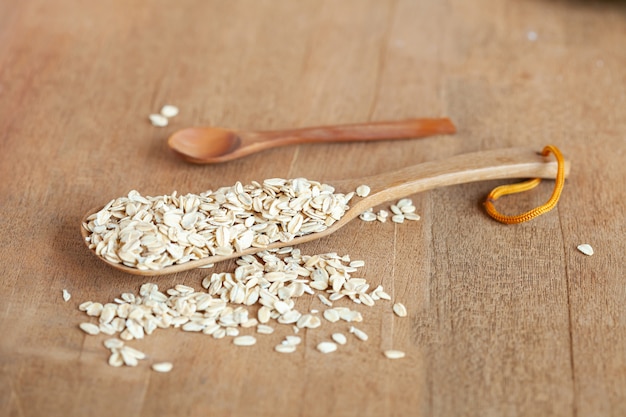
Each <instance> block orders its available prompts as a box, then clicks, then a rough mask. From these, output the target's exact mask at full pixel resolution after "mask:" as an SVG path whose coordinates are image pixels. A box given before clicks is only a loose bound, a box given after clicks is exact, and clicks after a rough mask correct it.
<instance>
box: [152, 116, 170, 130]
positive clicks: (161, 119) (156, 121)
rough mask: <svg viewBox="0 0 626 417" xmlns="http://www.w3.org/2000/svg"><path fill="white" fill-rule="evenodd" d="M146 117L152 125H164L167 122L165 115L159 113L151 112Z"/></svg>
mask: <svg viewBox="0 0 626 417" xmlns="http://www.w3.org/2000/svg"><path fill="white" fill-rule="evenodd" d="M148 119H150V123H152V126H156V127H165V126H167V123H168V122H167V117H165V116H163V115H160V114H151V115H150V116H148Z"/></svg>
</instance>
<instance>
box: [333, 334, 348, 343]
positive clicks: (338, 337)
mask: <svg viewBox="0 0 626 417" xmlns="http://www.w3.org/2000/svg"><path fill="white" fill-rule="evenodd" d="M331 338H332V339H333V340H334V341H335V342H336V343H338V344H340V345H345V344H346V343H347V341H348V339H346V336H345V335H344V334H343V333H333V334H332V336H331Z"/></svg>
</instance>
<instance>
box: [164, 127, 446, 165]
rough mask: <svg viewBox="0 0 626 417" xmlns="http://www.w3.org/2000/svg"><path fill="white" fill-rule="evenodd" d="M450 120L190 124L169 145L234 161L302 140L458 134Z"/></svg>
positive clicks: (194, 155) (199, 160) (203, 159)
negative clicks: (250, 126)
mask: <svg viewBox="0 0 626 417" xmlns="http://www.w3.org/2000/svg"><path fill="white" fill-rule="evenodd" d="M455 132H456V128H455V126H454V124H453V123H452V122H451V121H450V120H449V119H445V118H444V119H411V120H403V121H394V122H373V123H362V124H350V125H339V126H326V127H309V128H303V129H291V130H275V131H266V132H252V131H241V130H232V129H223V128H220V127H191V128H187V129H183V130H179V131H178V132H175V133H174V134H172V136H170V137H169V139H168V141H167V143H168V145H169V147H170V148H171V149H172V150H173V151H174V152H175V153H177V154H178V155H180V156H182V157H183V158H184V159H186V160H187V161H189V162H193V163H196V164H214V163H218V162H226V161H231V160H233V159H237V158H241V157H243V156H248V155H250V154H253V153H255V152H261V151H264V150H267V149H270V148H276V147H278V146H286V145H295V144H299V143H314V142H315V143H322V142H351V141H368V140H390V139H409V138H421V137H425V136H432V135H438V134H446V133H455Z"/></svg>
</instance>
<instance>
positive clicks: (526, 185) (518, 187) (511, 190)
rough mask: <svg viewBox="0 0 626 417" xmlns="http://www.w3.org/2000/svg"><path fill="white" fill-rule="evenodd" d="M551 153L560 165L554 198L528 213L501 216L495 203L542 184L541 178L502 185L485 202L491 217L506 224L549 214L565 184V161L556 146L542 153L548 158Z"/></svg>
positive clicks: (550, 146) (553, 193)
mask: <svg viewBox="0 0 626 417" xmlns="http://www.w3.org/2000/svg"><path fill="white" fill-rule="evenodd" d="M550 153H553V154H554V156H555V157H556V161H557V164H558V165H557V171H556V181H555V184H554V191H553V192H552V196H551V197H550V199H549V200H548V201H547V202H546V203H545V204H544V205H541V206H539V207H537V208H534V209H532V210H530V211H527V212H526V213H522V214H519V215H517V216H507V215H504V214H500V213H499V212H498V210H496V207H495V206H494V205H493V202H494V201H496V200H497V199H498V198H500V197H502V196H503V195H508V194H515V193H521V192H524V191H528V190H532V189H533V188H535V187H536V186H537V185H539V183H540V182H541V178H535V179H532V180H528V181H524V182H521V183H519V184H510V185H501V186H499V187H496V188H494V189H493V190H492V191H491V192H490V193H489V195H488V196H487V201H485V209H486V210H487V213H488V214H489V215H490V216H491V217H493V218H494V219H495V220H497V221H499V222H500V223H505V224H516V223H522V222H527V221H528V220H531V219H534V218H535V217H538V216H541V215H542V214H544V213H547V212H549V211H550V210H552V209H553V208H554V207H555V206H556V203H557V202H558V201H559V197H561V191H563V185H564V184H565V161H564V159H563V155H562V154H561V151H559V149H558V148H557V147H556V146H553V145H548V146H546V147H545V148H543V151H542V152H541V154H542V155H543V156H548V155H550Z"/></svg>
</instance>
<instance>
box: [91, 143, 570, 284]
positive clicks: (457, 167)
mask: <svg viewBox="0 0 626 417" xmlns="http://www.w3.org/2000/svg"><path fill="white" fill-rule="evenodd" d="M569 168H570V164H569V162H568V161H566V162H565V172H566V174H568V173H569ZM556 172H557V163H556V162H554V161H549V160H548V159H547V158H546V157H543V156H541V154H540V153H538V152H536V151H534V150H531V149H526V148H509V149H499V150H491V151H482V152H475V153H470V154H462V155H457V156H453V157H450V158H447V159H443V160H439V161H431V162H425V163H422V164H418V165H413V166H409V167H406V168H403V169H400V170H397V171H392V172H388V173H383V174H379V175H374V176H370V177H366V178H360V179H355V180H348V181H337V182H334V183H333V182H331V183H330V184H331V185H333V186H334V187H335V189H336V190H338V191H339V192H345V193H348V192H351V191H353V190H355V189H356V187H358V186H359V185H361V184H367V185H368V186H369V187H370V189H371V193H370V194H369V195H368V196H367V197H364V198H358V199H357V197H354V198H355V199H357V200H356V201H355V202H354V203H353V204H352V206H351V208H350V209H349V210H347V211H346V212H345V214H344V215H343V217H341V219H340V220H338V221H337V222H335V223H334V224H333V225H332V226H330V227H328V228H327V229H326V230H324V231H321V232H317V233H311V234H307V235H303V236H298V237H296V238H294V239H293V240H290V241H288V242H275V243H272V244H270V245H268V246H267V247H265V248H257V247H252V248H249V249H246V250H243V251H240V252H233V253H231V254H230V255H221V256H210V257H206V258H202V259H198V260H194V261H190V262H185V263H182V264H174V265H171V266H167V267H164V268H162V269H158V270H142V269H138V268H133V267H129V266H125V265H122V264H119V263H114V262H111V261H108V260H107V259H105V258H103V257H101V256H98V255H96V253H95V251H94V250H92V249H90V251H91V252H92V253H93V254H94V255H96V256H97V257H98V258H99V259H100V260H102V261H104V262H105V263H107V264H109V265H110V266H112V267H114V268H117V269H119V270H121V271H124V272H127V273H130V274H134V275H145V276H154V275H165V274H171V273H175V272H181V271H186V270H191V269H195V268H200V267H203V266H207V265H209V264H213V263H216V262H221V261H225V260H227V259H232V258H238V257H240V256H243V255H248V254H254V253H257V252H260V251H262V250H264V249H275V248H280V247H284V246H294V245H298V244H301V243H305V242H309V241H312V240H316V239H321V238H323V237H325V236H328V235H330V234H332V233H335V232H337V231H338V230H339V229H341V228H342V227H343V226H345V225H346V224H347V223H348V222H350V221H351V220H353V219H355V218H356V217H358V216H359V215H360V214H361V213H363V212H364V211H366V210H367V209H369V208H372V207H375V206H378V205H380V204H382V203H385V202H388V201H396V200H399V199H401V198H404V197H407V196H410V195H413V194H415V193H418V192H421V191H426V190H430V189H434V188H438V187H443V186H448V185H456V184H463V183H470V182H475V181H487V180H495V179H508V178H551V179H553V178H555V176H556ZM101 209H102V207H99V208H96V209H93V210H90V211H89V212H88V213H87V214H86V215H85V216H84V217H83V220H82V227H81V234H82V236H83V241H84V242H85V243H86V244H87V246H88V247H89V243H88V237H89V235H90V232H89V231H88V230H87V226H86V225H87V222H88V220H87V219H88V218H89V217H90V216H92V215H93V214H95V213H97V212H99V211H100V210H101Z"/></svg>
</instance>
